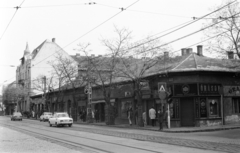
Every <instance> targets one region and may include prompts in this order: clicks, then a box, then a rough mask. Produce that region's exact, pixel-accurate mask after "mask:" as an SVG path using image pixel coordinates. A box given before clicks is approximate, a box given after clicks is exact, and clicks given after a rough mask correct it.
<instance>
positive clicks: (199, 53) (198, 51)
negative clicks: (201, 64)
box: [197, 45, 203, 56]
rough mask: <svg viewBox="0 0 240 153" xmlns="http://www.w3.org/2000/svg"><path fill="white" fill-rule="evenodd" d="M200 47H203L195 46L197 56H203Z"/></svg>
mask: <svg viewBox="0 0 240 153" xmlns="http://www.w3.org/2000/svg"><path fill="white" fill-rule="evenodd" d="M202 47H203V46H202V45H198V46H197V55H198V56H203V52H202Z"/></svg>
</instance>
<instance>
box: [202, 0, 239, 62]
mask: <svg viewBox="0 0 240 153" xmlns="http://www.w3.org/2000/svg"><path fill="white" fill-rule="evenodd" d="M229 3H230V0H226V1H225V2H224V4H223V5H222V6H224V5H226V4H229ZM222 6H218V7H216V8H221V7H222ZM216 8H214V9H215V10H216ZM239 10H240V7H239V2H235V3H233V4H230V5H228V6H227V7H224V8H223V9H221V10H220V11H217V12H216V13H214V14H212V15H211V16H209V17H208V19H207V22H206V23H205V25H204V27H207V26H211V25H213V26H211V27H209V28H208V29H207V30H205V31H204V34H205V36H206V37H207V38H209V41H208V42H207V46H208V51H209V52H210V53H217V54H218V55H219V56H222V57H224V56H223V55H226V54H227V53H228V52H233V53H234V54H236V55H237V57H238V58H239V57H240V37H239V34H240V11H239ZM209 19H210V20H209Z"/></svg>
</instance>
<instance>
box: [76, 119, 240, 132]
mask: <svg viewBox="0 0 240 153" xmlns="http://www.w3.org/2000/svg"><path fill="white" fill-rule="evenodd" d="M74 123H75V124H84V125H96V126H109V127H117V128H131V129H142V130H151V131H158V130H159V127H158V126H155V127H152V126H150V125H147V126H145V127H139V126H137V125H132V126H129V125H128V124H119V125H106V123H105V122H100V123H86V122H81V121H77V122H74ZM231 129H240V124H233V125H220V126H208V127H173V128H170V129H167V128H166V127H165V128H163V132H168V133H190V132H210V131H220V130H231Z"/></svg>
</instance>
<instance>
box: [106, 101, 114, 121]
mask: <svg viewBox="0 0 240 153" xmlns="http://www.w3.org/2000/svg"><path fill="white" fill-rule="evenodd" d="M115 117H116V110H115V107H114V106H112V105H111V104H107V103H106V105H105V122H106V125H115Z"/></svg>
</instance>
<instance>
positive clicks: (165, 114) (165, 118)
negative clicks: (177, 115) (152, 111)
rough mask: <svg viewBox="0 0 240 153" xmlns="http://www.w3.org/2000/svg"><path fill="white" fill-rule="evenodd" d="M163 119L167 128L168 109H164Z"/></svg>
mask: <svg viewBox="0 0 240 153" xmlns="http://www.w3.org/2000/svg"><path fill="white" fill-rule="evenodd" d="M164 120H165V121H164V122H165V124H166V127H167V128H168V110H166V111H165V113H164Z"/></svg>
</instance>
